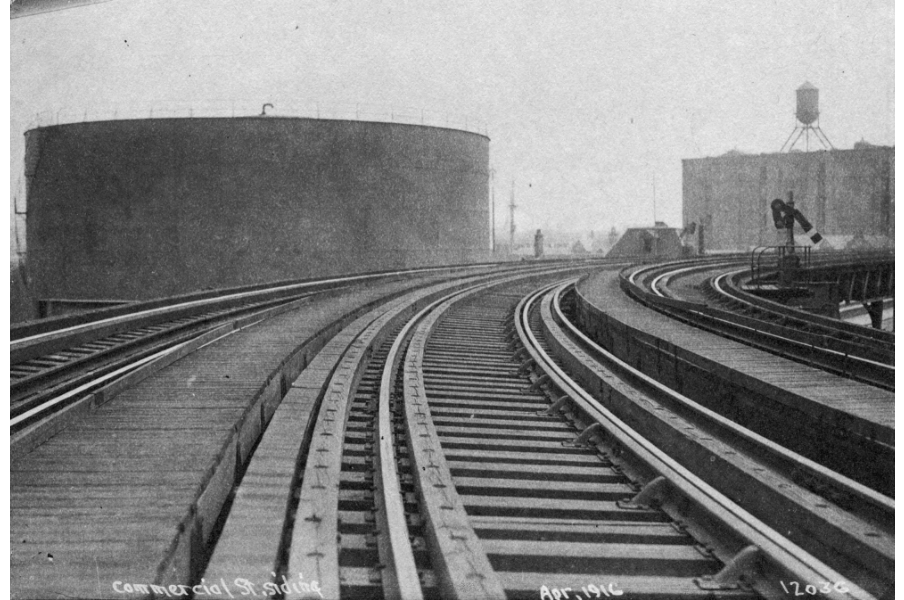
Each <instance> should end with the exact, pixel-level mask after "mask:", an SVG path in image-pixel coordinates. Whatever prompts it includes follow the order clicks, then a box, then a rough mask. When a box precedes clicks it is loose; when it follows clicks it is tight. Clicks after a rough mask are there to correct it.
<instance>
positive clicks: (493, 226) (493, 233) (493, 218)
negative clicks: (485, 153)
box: [490, 168, 496, 255]
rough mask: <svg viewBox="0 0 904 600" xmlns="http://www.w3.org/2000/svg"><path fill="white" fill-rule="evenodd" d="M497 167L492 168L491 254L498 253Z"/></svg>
mask: <svg viewBox="0 0 904 600" xmlns="http://www.w3.org/2000/svg"><path fill="white" fill-rule="evenodd" d="M495 176H496V169H492V168H491V169H490V255H495V254H496V186H495V184H494V182H493V179H494V178H495Z"/></svg>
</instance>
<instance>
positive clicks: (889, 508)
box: [553, 284, 895, 520]
mask: <svg viewBox="0 0 904 600" xmlns="http://www.w3.org/2000/svg"><path fill="white" fill-rule="evenodd" d="M570 286H571V287H573V284H565V285H562V286H560V287H559V288H558V289H557V290H556V292H555V296H554V298H553V309H554V311H555V318H556V322H557V323H558V324H559V325H561V326H563V327H564V328H565V329H566V330H567V331H568V334H569V335H570V336H571V337H573V338H575V339H576V340H577V341H578V342H579V345H580V346H581V347H583V348H584V349H587V350H589V351H591V352H592V353H593V354H594V355H595V356H596V358H597V360H601V361H602V362H603V363H604V364H605V365H606V366H607V367H608V368H611V369H613V370H615V371H616V372H617V373H618V374H619V376H620V377H622V378H623V379H626V380H628V381H630V382H631V383H633V384H635V385H637V386H638V387H640V388H641V389H645V390H648V391H649V392H651V393H653V394H655V395H657V396H660V397H665V398H668V399H669V400H670V401H672V402H674V403H675V404H676V405H681V406H683V407H686V408H687V409H690V410H691V411H693V413H695V414H697V415H699V416H700V417H701V418H703V419H705V420H706V421H708V422H711V423H712V424H713V425H714V426H716V427H718V428H719V429H720V430H721V431H723V432H724V433H725V434H726V435H730V436H731V438H732V439H734V440H736V443H738V444H740V445H744V446H750V447H753V448H756V449H758V450H760V451H762V452H767V453H768V454H769V456H770V457H771V460H774V461H777V462H779V463H780V464H783V465H784V468H785V470H787V471H788V472H793V471H797V470H802V471H803V472H806V473H807V474H808V475H811V476H813V477H818V478H819V479H821V480H824V482H825V483H830V484H831V486H832V487H833V488H835V489H836V490H838V491H840V492H842V493H844V494H846V495H849V496H852V497H856V498H857V499H858V500H860V501H862V502H864V503H866V504H868V505H870V506H872V507H873V508H874V509H876V510H877V511H879V512H880V513H882V514H883V515H884V518H886V519H891V520H893V519H894V511H895V501H894V500H893V499H892V498H889V497H888V496H885V495H884V494H880V493H879V492H876V491H875V490H872V489H870V488H869V487H867V486H865V485H863V484H861V483H858V482H856V481H854V480H852V479H850V478H849V477H845V476H844V475H842V474H840V473H837V472H835V471H832V470H831V469H828V468H826V467H824V466H822V465H820V464H819V463H816V462H814V461H812V460H810V459H808V458H806V457H804V456H801V455H800V454H797V453H796V452H793V451H791V450H788V449H787V448H785V447H783V446H781V445H780V444H777V443H775V442H773V441H772V440H770V439H768V438H765V437H763V436H761V435H759V434H758V433H756V432H754V431H751V430H750V429H747V428H746V427H743V426H742V425H739V424H738V423H735V422H734V421H732V420H731V419H728V418H726V417H723V416H722V415H720V414H719V413H717V412H715V411H713V410H710V409H708V408H706V407H705V406H703V405H701V404H698V403H697V402H694V401H693V400H691V399H690V398H687V397H686V396H683V395H682V394H679V393H678V392H676V391H674V390H672V389H671V388H669V387H668V386H666V385H663V384H662V383H659V382H658V381H656V380H655V379H653V378H652V377H648V376H647V375H644V374H643V373H642V372H641V371H639V370H637V369H635V368H634V367H632V366H631V365H629V364H628V363H626V362H624V361H623V360H621V359H619V358H618V357H617V356H615V355H614V354H612V353H611V352H609V351H608V350H606V349H605V348H603V347H601V346H600V345H599V344H597V343H596V342H594V341H593V340H591V339H590V338H589V337H587V335H586V334H584V332H583V331H581V330H580V329H578V328H577V327H576V326H575V325H574V324H573V323H572V322H571V321H570V320H569V319H568V317H566V316H565V314H564V312H563V310H562V307H561V298H562V295H563V293H564V292H565V291H566V288H568V287H570Z"/></svg>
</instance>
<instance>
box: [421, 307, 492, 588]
mask: <svg viewBox="0 0 904 600" xmlns="http://www.w3.org/2000/svg"><path fill="white" fill-rule="evenodd" d="M459 298H460V296H458V297H455V298H451V299H449V300H446V301H445V302H444V303H443V304H441V305H439V306H438V307H437V309H436V310H435V311H433V312H432V313H431V314H430V315H429V316H427V317H426V318H425V319H424V321H423V322H422V323H421V324H420V326H419V327H418V329H417V331H416V332H415V334H414V336H413V337H412V339H411V344H410V345H409V347H408V352H407V354H406V356H405V367H404V368H405V372H404V378H405V382H404V389H405V416H406V419H405V424H406V431H407V434H408V444H409V449H410V456H411V460H412V463H413V465H414V469H413V471H414V473H415V477H416V479H417V481H418V484H419V485H418V493H419V495H420V498H421V506H422V514H423V515H424V518H425V521H426V531H427V539H428V543H429V544H430V545H431V546H432V548H433V552H432V553H431V554H432V555H433V557H434V559H433V564H434V569H436V571H437V573H438V575H439V579H440V590H441V592H442V596H443V597H444V598H456V599H461V600H466V599H468V598H485V599H487V600H490V599H497V600H503V599H504V598H505V590H504V589H503V587H502V582H501V581H500V579H499V577H498V576H497V575H496V573H495V571H493V568H492V567H491V566H490V561H489V559H488V558H487V555H486V553H485V552H484V551H483V548H482V547H481V544H480V540H478V539H477V534H475V533H474V529H473V527H471V524H470V522H469V520H468V515H467V513H466V512H465V508H464V504H463V503H462V501H461V498H459V496H458V493H457V492H456V490H455V484H454V482H453V480H452V475H451V472H450V471H449V466H448V464H447V463H446V459H445V457H444V456H443V451H442V448H441V446H440V442H439V435H438V434H437V432H436V427H435V426H434V424H433V419H432V418H431V416H430V408H429V406H428V404H427V394H426V389H425V386H424V380H423V370H422V363H423V356H424V350H425V346H426V344H427V338H428V337H429V335H430V332H431V331H432V330H433V328H434V327H435V326H436V324H437V321H438V319H439V317H440V315H441V314H442V313H443V312H444V311H445V310H446V309H447V308H448V307H449V306H451V304H452V303H453V302H454V301H455V300H457V299H459Z"/></svg>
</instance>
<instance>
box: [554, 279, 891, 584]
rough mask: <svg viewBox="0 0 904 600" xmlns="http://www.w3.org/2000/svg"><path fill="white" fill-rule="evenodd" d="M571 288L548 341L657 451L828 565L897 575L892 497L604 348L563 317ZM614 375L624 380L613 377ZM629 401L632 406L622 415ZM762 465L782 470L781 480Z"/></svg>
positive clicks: (874, 575) (867, 575)
mask: <svg viewBox="0 0 904 600" xmlns="http://www.w3.org/2000/svg"><path fill="white" fill-rule="evenodd" d="M566 287H568V286H567V285H562V286H559V287H558V288H557V289H556V290H554V292H553V293H552V294H550V295H551V296H552V298H550V297H549V296H550V295H547V297H545V298H544V299H543V303H542V306H541V315H542V317H541V318H542V322H543V324H544V328H543V330H544V331H546V332H548V335H546V336H545V337H546V338H547V341H548V343H550V345H552V346H553V347H554V348H557V347H559V346H561V348H562V351H563V352H564V353H566V354H569V355H571V356H572V357H573V358H574V360H571V357H566V356H563V355H561V354H560V355H559V358H560V360H564V361H565V363H566V364H567V365H569V366H571V367H572V370H571V372H572V373H574V374H576V375H577V376H578V377H579V379H580V380H581V382H582V383H583V384H584V385H585V386H586V387H587V389H594V390H599V391H598V393H597V397H602V398H604V399H606V401H607V406H610V407H611V409H612V410H613V411H617V412H618V414H619V415H620V416H622V418H624V419H626V420H631V423H632V424H633V425H634V426H637V427H638V428H639V429H640V430H641V431H651V432H652V437H653V439H654V440H658V441H657V443H658V445H659V446H660V447H663V448H665V447H667V448H669V450H670V452H671V453H672V454H673V455H674V456H676V457H684V458H683V459H682V461H683V462H684V463H685V464H688V465H689V466H690V468H691V469H693V470H695V471H698V472H699V473H700V476H701V477H702V478H704V479H707V480H708V481H709V482H710V483H711V484H713V485H716V486H717V487H719V486H724V487H721V489H727V490H732V492H726V493H728V494H729V495H734V494H737V492H738V490H744V493H743V494H740V496H741V500H739V502H740V503H741V504H743V505H744V506H745V507H748V509H749V510H750V511H752V512H755V513H757V514H758V515H759V517H760V518H762V519H764V520H766V521H769V522H770V523H772V524H773V526H774V528H775V529H777V530H781V531H786V530H787V531H788V535H789V536H791V535H792V532H793V536H794V537H795V539H797V540H801V542H800V543H801V544H802V545H805V546H806V547H807V548H808V549H810V548H811V546H809V545H808V544H814V546H815V547H813V548H812V550H810V551H811V552H812V553H814V554H819V553H820V552H824V553H825V554H824V555H821V556H823V557H824V559H825V560H827V561H830V562H831V561H834V560H843V561H846V563H847V566H846V567H845V568H844V569H842V568H841V567H840V566H839V569H840V570H844V571H847V570H850V573H851V574H853V572H854V571H855V570H856V571H858V572H859V574H858V578H859V580H861V581H875V580H877V579H882V578H883V577H884V576H885V575H887V574H889V573H892V572H894V547H893V535H894V533H893V532H894V511H895V502H894V500H893V499H892V498H889V497H887V496H884V495H882V494H881V493H878V492H876V491H874V490H872V489H870V488H868V487H866V486H864V485H862V484H860V483H857V482H855V481H853V480H851V479H849V478H847V477H845V476H843V475H840V474H838V473H835V472H834V471H831V470H830V469H827V468H826V467H824V466H822V465H819V464H817V463H815V462H813V461H811V460H809V459H807V458H805V457H803V456H800V455H798V454H796V453H795V452H792V451H790V450H788V449H786V448H784V447H782V446H781V445H779V444H776V443H775V442H772V441H771V440H768V439H767V438H765V437H763V436H760V435H758V434H757V433H755V432H753V431H751V430H749V429H747V428H745V427H743V426H741V425H739V424H737V423H735V422H734V421H731V420H730V419H728V418H726V417H724V416H722V415H720V414H718V413H716V412H714V411H712V410H710V409H708V408H706V407H704V406H702V405H700V404H698V403H696V402H694V401H693V400H691V399H689V398H687V397H685V396H683V395H681V394H679V393H677V392H675V391H674V390H671V389H670V388H668V387H667V386H665V385H663V384H661V383H659V382H658V381H656V380H655V379H652V378H651V377H648V376H646V375H644V374H643V373H642V372H640V371H639V370H637V369H635V368H634V367H632V366H631V365H629V364H627V363H625V362H624V361H622V360H620V359H619V358H618V357H616V356H615V355H613V354H611V353H610V352H608V351H606V350H605V349H604V348H601V347H600V346H599V345H597V344H596V343H595V342H594V341H593V340H591V339H590V338H588V337H587V336H586V335H584V333H583V332H581V331H580V330H579V329H577V328H576V327H575V326H574V324H572V323H571V322H570V320H568V318H567V317H566V316H565V314H564V313H563V311H562V307H561V297H562V294H563V292H564V291H565V289H566ZM547 317H548V318H547ZM582 351H586V353H587V354H586V355H584V353H583V352H582ZM557 354H558V353H557ZM589 361H592V362H595V363H597V364H598V365H600V367H599V368H600V369H605V371H601V370H597V368H596V367H595V366H592V365H590V364H589ZM583 365H587V366H586V367H585V366H583ZM609 373H611V374H609ZM613 376H614V377H617V378H618V379H619V380H621V381H623V382H624V385H623V384H620V382H618V381H612V380H611V379H610V378H611V377H613ZM629 386H630V387H629ZM632 390H636V391H635V392H633V393H632ZM638 396H639V397H638ZM647 398H649V399H647ZM626 407H628V408H629V409H631V410H627V411H625V409H626ZM663 409H666V410H665V411H663ZM664 415H667V416H668V417H669V418H664ZM675 415H677V418H676V416H675ZM646 427H649V430H647V429H645V428H646ZM714 437H715V438H716V439H713V438H714ZM701 452H702V453H701ZM745 455H746V456H745ZM747 457H750V459H748V458H747ZM751 459H752V460H751ZM764 466H767V467H770V470H775V471H777V473H776V476H771V475H770V473H768V472H766V471H765V470H764V469H763V467H764ZM801 479H802V480H804V481H805V482H807V485H806V486H803V487H804V489H801V487H800V486H798V484H794V482H795V481H797V480H801ZM809 487H813V488H815V491H814V492H811V491H810V490H809V489H808V488H809ZM824 498H843V499H844V500H845V502H846V504H848V505H854V506H855V508H854V509H852V510H851V514H848V513H847V512H846V511H844V510H839V509H838V508H837V507H834V506H831V505H830V504H827V503H826V502H825V501H824ZM852 515H856V516H857V518H851V517H852ZM877 531H881V532H883V533H882V534H880V533H877Z"/></svg>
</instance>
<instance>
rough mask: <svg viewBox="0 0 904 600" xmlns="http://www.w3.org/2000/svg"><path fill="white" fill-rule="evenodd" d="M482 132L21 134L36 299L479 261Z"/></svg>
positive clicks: (277, 128)
mask: <svg viewBox="0 0 904 600" xmlns="http://www.w3.org/2000/svg"><path fill="white" fill-rule="evenodd" d="M488 173H489V139H488V138H487V137H486V136H483V135H479V134H475V133H470V132H466V131H459V130H454V129H446V128H438V127H426V126H420V125H407V124H399V123H374V122H359V121H338V120H319V119H298V118H275V117H257V118H229V119H227V118H209V119H203V118H195V119H148V120H129V121H103V122H91V123H78V124H70V125H58V126H52V127H42V128H38V129H33V130H31V131H28V132H27V133H26V181H27V185H28V195H27V198H28V225H27V232H28V233H27V250H28V268H29V274H30V278H31V282H32V288H33V293H34V295H35V296H36V297H38V298H103V299H107V298H109V299H133V298H135V299H143V298H152V297H159V296H168V295H173V294H177V293H184V292H189V291H193V290H198V289H203V288H217V287H225V286H235V285H244V284H250V283H258V282H265V281H275V280H281V279H290V278H304V277H317V276H328V275H336V274H346V273H355V272H365V271H375V270H384V269H393V268H401V267H412V266H421V265H435V264H449V263H466V262H475V261H480V260H485V259H487V258H488V253H489V206H488V192H489V178H488Z"/></svg>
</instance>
